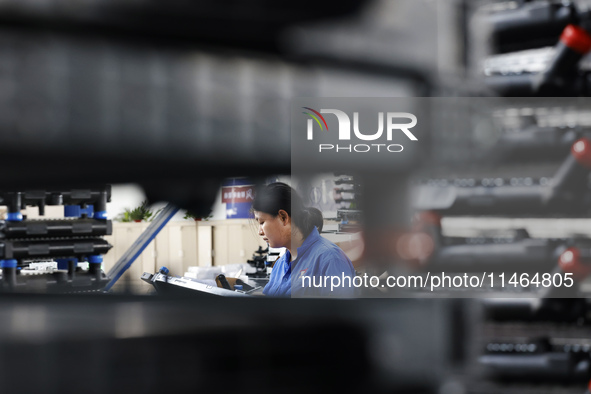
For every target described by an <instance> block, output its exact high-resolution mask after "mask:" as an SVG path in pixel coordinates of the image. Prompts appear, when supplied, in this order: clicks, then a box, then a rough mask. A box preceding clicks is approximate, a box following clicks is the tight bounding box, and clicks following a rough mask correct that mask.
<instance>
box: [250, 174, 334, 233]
mask: <svg viewBox="0 0 591 394" xmlns="http://www.w3.org/2000/svg"><path fill="white" fill-rule="evenodd" d="M252 209H253V210H254V211H260V212H265V213H268V214H269V215H271V216H273V217H277V215H278V214H279V211H280V210H284V211H285V212H287V214H288V215H289V217H290V218H291V220H292V223H293V224H294V225H295V226H296V227H297V228H299V229H300V231H301V232H302V234H303V235H304V237H308V235H310V233H311V232H312V230H314V227H318V231H322V225H323V223H324V218H323V217H322V212H320V210H318V209H316V208H311V207H310V208H307V207H305V206H304V204H303V202H302V199H301V197H300V196H299V195H298V193H297V192H296V191H295V190H293V189H292V188H291V187H290V186H289V185H287V184H285V183H282V182H275V183H271V184H269V185H265V186H262V187H259V188H258V189H257V190H256V193H255V197H254V201H253V202H252Z"/></svg>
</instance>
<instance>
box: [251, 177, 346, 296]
mask: <svg viewBox="0 0 591 394" xmlns="http://www.w3.org/2000/svg"><path fill="white" fill-rule="evenodd" d="M252 206H253V210H254V215H255V220H256V221H257V222H258V223H259V235H260V236H261V237H263V239H264V240H265V241H266V242H267V243H268V244H269V246H270V247H272V248H282V247H285V248H287V250H286V251H285V254H284V255H283V256H281V258H279V259H278V260H277V262H275V265H274V266H273V271H272V273H271V278H270V279H269V283H268V284H267V286H265V289H264V290H263V293H264V294H265V295H268V296H275V297H289V296H291V295H292V294H293V295H294V296H333V297H334V296H337V297H353V296H354V290H355V288H354V287H353V284H352V283H353V278H354V276H355V270H354V269H353V265H352V264H351V260H349V258H348V257H347V256H346V255H345V253H344V252H343V251H342V250H341V249H340V248H339V247H338V246H337V245H335V244H334V243H332V242H330V241H329V240H327V239H325V238H323V237H321V236H320V234H319V233H318V228H322V220H323V219H322V213H321V212H320V211H319V210H317V209H316V208H306V207H304V205H303V203H302V200H301V198H300V197H299V196H298V194H297V193H296V192H295V191H294V190H293V189H292V188H291V187H290V186H288V185H286V184H285V183H279V182H278V183H272V184H270V185H267V186H263V187H262V188H260V189H259V190H258V191H257V193H256V196H255V199H254V201H253V205H252Z"/></svg>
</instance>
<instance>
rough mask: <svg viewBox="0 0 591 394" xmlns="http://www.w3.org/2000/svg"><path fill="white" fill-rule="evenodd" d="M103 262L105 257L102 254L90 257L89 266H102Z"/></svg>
mask: <svg viewBox="0 0 591 394" xmlns="http://www.w3.org/2000/svg"><path fill="white" fill-rule="evenodd" d="M102 262H103V256H101V255H100V254H98V255H92V256H88V263H89V264H101V263H102Z"/></svg>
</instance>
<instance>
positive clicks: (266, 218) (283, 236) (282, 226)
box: [254, 210, 291, 248]
mask: <svg viewBox="0 0 591 394" xmlns="http://www.w3.org/2000/svg"><path fill="white" fill-rule="evenodd" d="M254 218H255V220H256V221H257V223H258V224H259V235H260V236H261V237H263V240H264V241H265V242H267V243H268V244H269V246H270V247H272V248H284V247H287V246H288V245H289V244H290V242H291V218H290V217H289V215H288V214H287V212H285V211H284V210H280V211H279V213H278V214H277V216H273V215H270V214H268V213H265V212H261V211H254Z"/></svg>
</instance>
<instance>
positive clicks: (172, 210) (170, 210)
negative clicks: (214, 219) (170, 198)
mask: <svg viewBox="0 0 591 394" xmlns="http://www.w3.org/2000/svg"><path fill="white" fill-rule="evenodd" d="M178 210H179V209H178V208H177V207H175V206H173V205H171V204H168V205H166V206H165V207H164V208H163V209H162V211H160V213H159V214H158V215H157V216H156V218H154V220H153V221H152V222H151V223H150V225H149V226H148V228H147V229H146V230H145V231H144V232H143V233H142V234H141V235H140V236H139V238H138V239H137V240H136V241H135V242H134V243H133V245H131V247H130V248H129V249H128V250H127V251H126V252H125V253H124V254H123V256H121V258H120V259H119V260H118V261H117V263H115V265H114V266H113V268H111V270H110V271H109V272H108V273H107V276H108V277H109V278H111V281H110V282H109V283H108V284H107V286H106V287H105V291H109V290H111V288H112V287H113V285H114V284H115V283H116V282H117V281H118V280H119V278H120V277H121V275H123V273H124V272H125V271H127V269H128V268H129V267H130V266H131V264H133V262H134V261H135V260H136V259H137V258H138V257H139V255H140V254H142V252H143V251H144V249H145V248H146V247H147V246H148V245H149V244H150V242H152V240H153V239H154V238H156V236H157V235H158V233H159V232H160V230H162V229H163V228H164V226H166V223H168V221H169V220H170V219H171V218H172V217H173V216H174V215H175V214H176V213H177V212H178Z"/></svg>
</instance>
